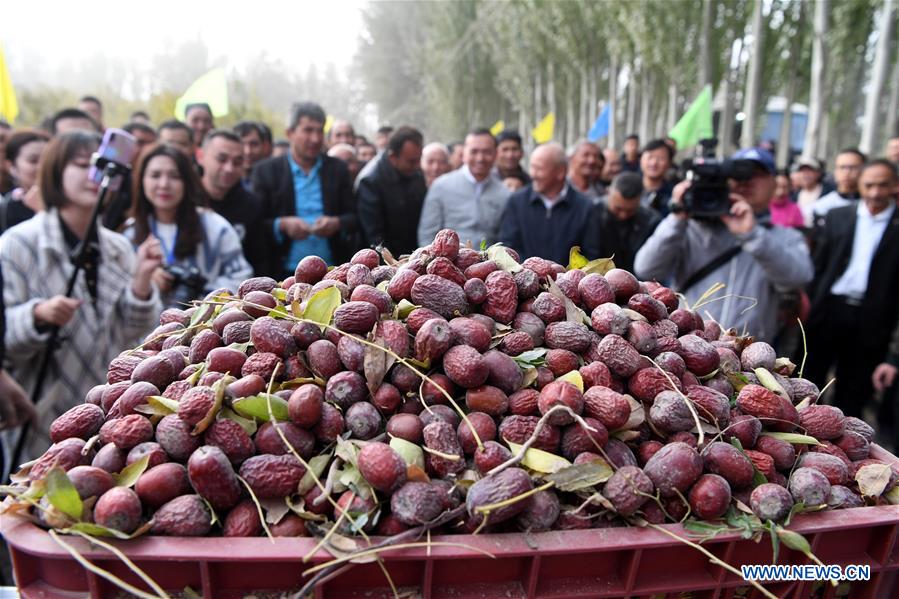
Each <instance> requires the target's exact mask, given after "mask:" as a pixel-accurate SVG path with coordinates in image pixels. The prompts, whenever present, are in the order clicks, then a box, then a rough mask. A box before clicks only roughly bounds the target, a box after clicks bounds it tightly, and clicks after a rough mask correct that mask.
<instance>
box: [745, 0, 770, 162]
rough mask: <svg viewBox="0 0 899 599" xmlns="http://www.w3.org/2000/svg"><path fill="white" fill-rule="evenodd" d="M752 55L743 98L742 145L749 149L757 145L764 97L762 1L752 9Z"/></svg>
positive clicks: (758, 1)
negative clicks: (760, 110) (756, 139)
mask: <svg viewBox="0 0 899 599" xmlns="http://www.w3.org/2000/svg"><path fill="white" fill-rule="evenodd" d="M752 37H753V40H752V54H751V55H750V57H749V77H748V78H747V79H746V95H745V96H744V98H743V114H744V115H745V117H746V118H745V119H744V120H743V132H742V135H741V136H740V145H741V146H742V147H744V148H748V147H751V146H754V145H755V133H756V129H757V128H758V112H759V100H760V99H761V95H762V66H763V65H762V62H763V61H764V48H765V16H764V14H763V13H762V0H756V1H755V6H754V7H753V9H752Z"/></svg>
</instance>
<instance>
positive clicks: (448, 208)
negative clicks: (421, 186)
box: [418, 129, 512, 248]
mask: <svg viewBox="0 0 899 599" xmlns="http://www.w3.org/2000/svg"><path fill="white" fill-rule="evenodd" d="M462 156H463V160H464V164H463V165H462V167H461V168H459V169H458V170H455V171H452V172H449V173H447V174H445V175H443V176H442V177H438V178H437V180H436V181H434V183H433V184H432V185H431V187H430V189H428V195H427V196H426V197H425V204H424V207H423V208H422V211H421V220H419V222H418V244H419V245H422V246H424V245H428V244H429V243H431V242H432V241H434V236H435V235H436V234H437V231H439V230H441V229H455V231H456V232H457V233H458V234H459V239H460V240H461V241H462V243H466V242H468V241H470V242H471V244H472V246H473V247H475V248H477V247H480V245H481V242H482V241H485V242H486V243H487V245H492V244H494V243H496V242H497V241H498V240H499V225H500V219H501V218H502V214H503V210H504V209H505V207H506V202H508V200H509V196H510V195H511V194H512V192H511V191H509V190H508V189H507V188H506V187H505V186H504V185H503V184H502V181H500V180H499V178H497V177H495V176H493V174H492V170H493V163H494V162H495V161H496V139H495V138H494V137H493V135H492V134H491V133H490V131H489V130H488V129H475V130H474V131H472V132H471V133H469V134H468V135H467V136H466V137H465V147H464V150H463V154H462Z"/></svg>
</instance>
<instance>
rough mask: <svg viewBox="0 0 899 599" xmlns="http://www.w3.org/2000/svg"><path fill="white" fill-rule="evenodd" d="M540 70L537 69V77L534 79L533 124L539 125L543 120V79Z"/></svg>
mask: <svg viewBox="0 0 899 599" xmlns="http://www.w3.org/2000/svg"><path fill="white" fill-rule="evenodd" d="M541 75H542V69H537V76H536V77H535V78H534V119H536V120H535V121H534V122H535V123H539V122H540V119H542V118H543V77H541Z"/></svg>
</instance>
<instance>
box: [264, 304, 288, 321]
mask: <svg viewBox="0 0 899 599" xmlns="http://www.w3.org/2000/svg"><path fill="white" fill-rule="evenodd" d="M268 315H269V316H271V317H272V318H278V319H281V320H284V319H286V318H287V317H288V316H290V313H288V312H287V307H286V306H278V307H277V308H275V309H274V310H269V312H268Z"/></svg>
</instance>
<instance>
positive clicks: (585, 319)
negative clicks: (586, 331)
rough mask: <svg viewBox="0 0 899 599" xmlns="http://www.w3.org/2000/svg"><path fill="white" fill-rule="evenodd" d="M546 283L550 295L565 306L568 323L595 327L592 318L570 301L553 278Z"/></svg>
mask: <svg viewBox="0 0 899 599" xmlns="http://www.w3.org/2000/svg"><path fill="white" fill-rule="evenodd" d="M546 281H547V283H548V284H549V292H550V294H552V295H554V296H556V298H558V299H559V300H560V301H561V302H562V303H563V304H565V319H566V320H567V321H568V322H580V323H584V324H586V325H587V326H593V323H592V321H591V320H590V317H589V316H587V313H586V312H584V311H583V310H581V309H580V308H578V307H577V306H575V305H574V302H573V301H571V300H570V299H568V296H567V295H565V292H564V291H562V288H561V287H559V286H558V285H557V284H556V282H555V281H554V280H553V279H552V278H551V277H546Z"/></svg>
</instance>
